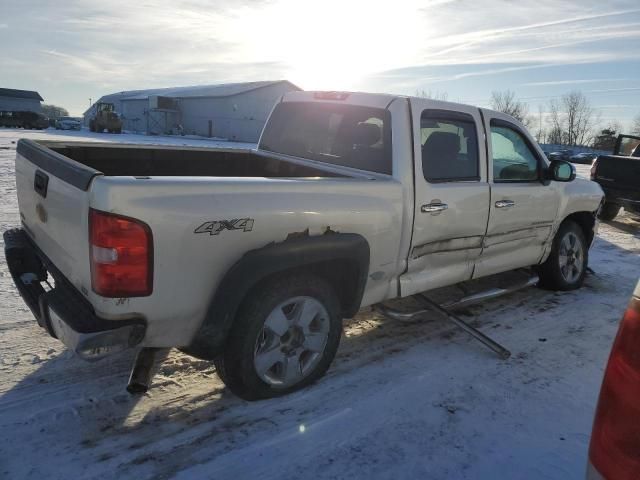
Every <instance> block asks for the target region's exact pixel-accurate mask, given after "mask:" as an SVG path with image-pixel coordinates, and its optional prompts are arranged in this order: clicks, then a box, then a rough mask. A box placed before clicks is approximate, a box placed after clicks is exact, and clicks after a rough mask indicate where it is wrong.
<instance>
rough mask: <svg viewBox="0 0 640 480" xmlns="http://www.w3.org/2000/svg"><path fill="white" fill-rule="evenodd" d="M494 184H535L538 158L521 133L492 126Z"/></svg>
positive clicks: (537, 176)
mask: <svg viewBox="0 0 640 480" xmlns="http://www.w3.org/2000/svg"><path fill="white" fill-rule="evenodd" d="M491 149H492V151H493V181H494V182H535V181H537V180H538V179H539V174H538V171H539V170H538V157H537V156H536V154H535V153H534V152H533V151H532V150H531V148H530V147H529V144H528V142H527V141H526V140H525V138H524V137H523V136H522V134H521V133H520V132H517V131H516V130H513V129H511V128H508V127H502V126H498V125H493V124H492V125H491Z"/></svg>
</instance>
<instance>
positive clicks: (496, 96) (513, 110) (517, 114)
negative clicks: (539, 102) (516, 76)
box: [490, 90, 531, 127]
mask: <svg viewBox="0 0 640 480" xmlns="http://www.w3.org/2000/svg"><path fill="white" fill-rule="evenodd" d="M490 102H491V108H493V109H494V110H497V111H499V112H502V113H506V114H507V115H511V116H512V117H513V118H515V119H516V120H518V121H519V122H520V123H522V124H523V125H525V126H526V127H529V125H531V118H530V117H529V105H528V104H526V103H525V102H522V101H520V100H517V99H516V94H515V92H513V91H512V90H505V91H504V92H498V91H494V92H491V100H490Z"/></svg>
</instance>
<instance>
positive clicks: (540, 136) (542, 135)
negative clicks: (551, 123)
mask: <svg viewBox="0 0 640 480" xmlns="http://www.w3.org/2000/svg"><path fill="white" fill-rule="evenodd" d="M543 117H544V112H543V111H542V105H538V130H537V131H536V141H537V142H538V143H544V142H545V140H546V136H547V132H546V131H545V129H544V127H543V126H542V118H543Z"/></svg>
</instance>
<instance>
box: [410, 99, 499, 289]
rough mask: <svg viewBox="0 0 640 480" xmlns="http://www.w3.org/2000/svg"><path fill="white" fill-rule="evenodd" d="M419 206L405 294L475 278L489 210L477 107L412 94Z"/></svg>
mask: <svg viewBox="0 0 640 480" xmlns="http://www.w3.org/2000/svg"><path fill="white" fill-rule="evenodd" d="M412 108H413V112H412V115H413V125H414V137H415V138H416V139H417V140H419V141H416V142H415V154H414V158H415V166H414V167H415V212H414V215H415V216H414V226H413V238H412V241H411V249H410V252H409V259H408V270H407V272H406V273H405V274H404V275H403V276H402V277H401V279H400V289H401V294H402V296H407V295H412V294H414V293H417V292H421V291H425V290H430V289H433V288H437V287H441V286H444V285H450V284H453V283H457V282H460V281H464V280H469V279H470V278H471V275H472V273H473V267H474V263H475V260H476V259H477V258H478V256H479V255H480V252H481V251H482V242H483V238H484V235H485V231H486V228H487V220H488V216H489V185H488V183H487V171H486V170H487V169H486V153H485V152H486V150H485V148H484V134H483V131H482V129H481V128H479V127H481V125H482V123H481V117H480V112H479V110H478V109H477V108H473V107H466V106H463V105H456V106H455V107H454V108H453V109H452V107H451V104H446V106H445V105H443V104H442V103H440V102H436V101H432V100H412Z"/></svg>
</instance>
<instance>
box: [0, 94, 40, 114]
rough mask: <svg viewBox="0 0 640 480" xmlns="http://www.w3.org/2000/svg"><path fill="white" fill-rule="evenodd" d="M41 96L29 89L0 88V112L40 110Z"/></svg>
mask: <svg viewBox="0 0 640 480" xmlns="http://www.w3.org/2000/svg"><path fill="white" fill-rule="evenodd" d="M40 102H42V97H41V96H40V94H39V93H38V92H33V91H31V90H15V89H13V88H0V112H2V111H3V112H36V113H40V112H42V105H41V104H40Z"/></svg>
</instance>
